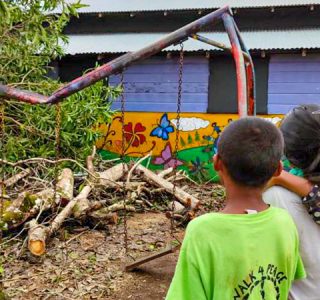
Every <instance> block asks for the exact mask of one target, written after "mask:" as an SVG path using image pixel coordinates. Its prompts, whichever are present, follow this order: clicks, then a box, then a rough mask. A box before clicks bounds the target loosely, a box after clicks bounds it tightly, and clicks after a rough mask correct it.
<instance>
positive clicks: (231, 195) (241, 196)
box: [221, 183, 269, 214]
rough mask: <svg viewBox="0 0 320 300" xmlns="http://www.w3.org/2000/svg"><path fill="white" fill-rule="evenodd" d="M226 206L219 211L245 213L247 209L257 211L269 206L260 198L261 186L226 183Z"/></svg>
mask: <svg viewBox="0 0 320 300" xmlns="http://www.w3.org/2000/svg"><path fill="white" fill-rule="evenodd" d="M225 187H226V193H227V196H226V206H225V208H224V209H223V210H222V211H221V212H222V213H225V214H246V213H247V210H256V211H257V212H260V211H263V210H266V209H267V208H268V207H269V206H268V205H267V204H266V203H265V202H264V201H263V200H262V192H263V188H251V187H244V186H239V185H235V184H226V183H225Z"/></svg>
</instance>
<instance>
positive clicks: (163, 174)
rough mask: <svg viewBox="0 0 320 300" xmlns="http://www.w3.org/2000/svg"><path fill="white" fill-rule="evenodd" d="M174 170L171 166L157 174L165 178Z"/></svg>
mask: <svg viewBox="0 0 320 300" xmlns="http://www.w3.org/2000/svg"><path fill="white" fill-rule="evenodd" d="M172 171H173V168H172V167H171V168H168V169H165V170H163V171H161V172H159V173H158V174H157V175H158V176H159V177H161V178H164V177H165V176H167V175H169V174H170V173H171V172H172Z"/></svg>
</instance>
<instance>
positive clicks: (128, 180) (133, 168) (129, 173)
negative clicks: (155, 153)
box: [126, 152, 151, 184]
mask: <svg viewBox="0 0 320 300" xmlns="http://www.w3.org/2000/svg"><path fill="white" fill-rule="evenodd" d="M150 156H151V152H150V153H149V154H148V155H146V156H144V157H142V158H140V159H139V160H138V161H137V162H136V163H135V164H134V165H133V167H132V168H131V169H130V171H129V172H128V176H127V181H126V184H129V182H130V178H131V176H132V173H133V171H134V170H135V169H136V168H137V167H138V166H139V165H140V164H141V163H142V162H143V161H144V160H146V159H147V158H148V157H150Z"/></svg>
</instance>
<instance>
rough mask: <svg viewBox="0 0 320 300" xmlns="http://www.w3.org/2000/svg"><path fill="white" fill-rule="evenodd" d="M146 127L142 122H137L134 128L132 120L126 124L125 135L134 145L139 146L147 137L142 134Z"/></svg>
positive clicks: (127, 140) (128, 141)
mask: <svg viewBox="0 0 320 300" xmlns="http://www.w3.org/2000/svg"><path fill="white" fill-rule="evenodd" d="M145 130H146V127H144V126H143V125H142V124H141V123H137V124H136V125H135V126H134V128H133V125H132V122H129V123H128V124H126V125H124V137H125V139H126V142H127V143H128V144H129V145H131V146H132V147H139V146H140V145H141V144H143V143H144V142H145V141H146V137H145V136H144V135H143V134H141V132H144V131H145Z"/></svg>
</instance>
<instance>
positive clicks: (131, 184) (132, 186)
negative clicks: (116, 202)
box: [116, 181, 146, 190]
mask: <svg viewBox="0 0 320 300" xmlns="http://www.w3.org/2000/svg"><path fill="white" fill-rule="evenodd" d="M116 184H117V185H118V186H120V187H123V181H117V182H116ZM145 185H146V182H143V181H130V182H129V183H125V187H126V189H128V190H134V189H137V188H139V187H143V186H145Z"/></svg>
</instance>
